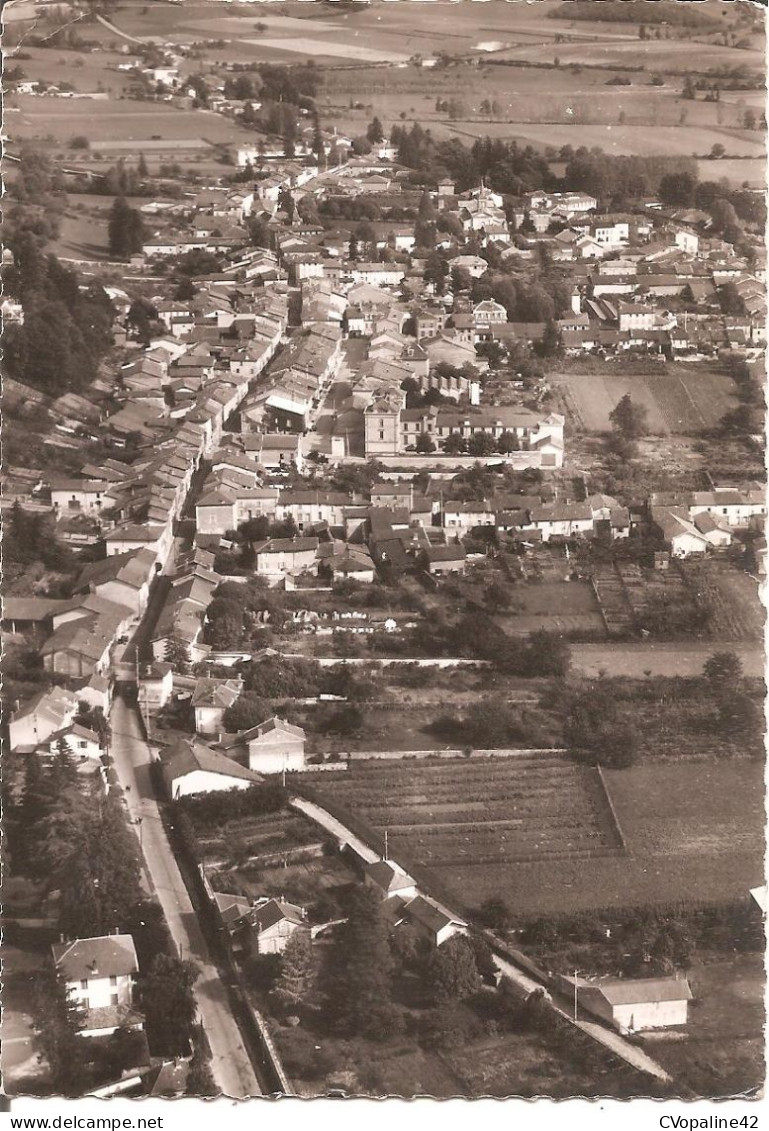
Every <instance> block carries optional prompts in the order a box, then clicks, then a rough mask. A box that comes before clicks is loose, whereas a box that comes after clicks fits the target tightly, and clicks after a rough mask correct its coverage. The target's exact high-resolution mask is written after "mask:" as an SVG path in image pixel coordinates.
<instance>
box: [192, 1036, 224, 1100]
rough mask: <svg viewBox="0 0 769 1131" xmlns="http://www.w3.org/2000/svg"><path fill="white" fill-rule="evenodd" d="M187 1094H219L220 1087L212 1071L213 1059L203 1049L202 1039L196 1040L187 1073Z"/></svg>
mask: <svg viewBox="0 0 769 1131" xmlns="http://www.w3.org/2000/svg"><path fill="white" fill-rule="evenodd" d="M184 1094H185V1095H186V1096H218V1095H219V1094H220V1092H219V1088H218V1086H217V1084H216V1081H215V1080H214V1077H213V1073H212V1072H211V1060H210V1058H209V1057H208V1056H206V1054H205V1052H204V1050H203V1043H202V1041H201V1040H196V1041H195V1051H194V1052H193V1054H192V1059H191V1060H190V1067H189V1072H188V1073H187V1085H186V1087H185V1089H184Z"/></svg>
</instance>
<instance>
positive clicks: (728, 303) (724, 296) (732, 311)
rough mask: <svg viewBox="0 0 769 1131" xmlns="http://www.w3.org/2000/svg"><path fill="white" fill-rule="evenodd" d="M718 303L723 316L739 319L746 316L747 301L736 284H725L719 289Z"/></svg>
mask: <svg viewBox="0 0 769 1131" xmlns="http://www.w3.org/2000/svg"><path fill="white" fill-rule="evenodd" d="M718 301H719V303H720V305H721V312H722V313H723V314H727V315H732V316H734V317H738V318H739V317H742V315H744V314H745V301H744V299H743V297H742V295H741V294H740V292H739V291H738V290H737V287H736V285H735V284H734V283H724V284H723V286H721V287H719V288H718Z"/></svg>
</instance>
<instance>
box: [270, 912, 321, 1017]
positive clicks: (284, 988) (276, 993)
mask: <svg viewBox="0 0 769 1131" xmlns="http://www.w3.org/2000/svg"><path fill="white" fill-rule="evenodd" d="M313 974H314V966H313V958H312V944H311V942H310V939H309V936H308V933H307V932H306V931H294V933H293V935H292V936H291V938H290V939H289V940H288V942H287V943H286V949H285V950H284V951H283V957H282V962H281V970H280V974H279V976H278V979H277V981H276V983H275V988H274V990H273V992H272V996H273V998H274V1000H275V1002H276V1004H277V1005H278V1006H279V1008H280V1009H282V1010H283V1012H284V1013H296V1012H297V1010H298V1009H299V1007H300V1006H301V1004H302V1001H303V1000H304V998H305V996H306V995H307V991H308V990H309V989H310V986H311V984H312V979H313Z"/></svg>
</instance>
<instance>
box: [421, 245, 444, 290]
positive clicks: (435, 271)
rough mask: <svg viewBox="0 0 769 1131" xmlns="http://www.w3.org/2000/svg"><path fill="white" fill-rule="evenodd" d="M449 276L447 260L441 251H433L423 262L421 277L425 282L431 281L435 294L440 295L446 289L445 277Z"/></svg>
mask: <svg viewBox="0 0 769 1131" xmlns="http://www.w3.org/2000/svg"><path fill="white" fill-rule="evenodd" d="M448 276H449V261H448V259H447V258H446V256H445V255H444V254H443V252H442V251H433V252H431V253H430V255H428V257H427V261H426V262H425V269H424V272H423V278H424V281H425V282H426V283H432V285H433V287H434V288H435V293H436V294H437V295H442V294H443V293H444V291H445V290H446V279H447V278H448Z"/></svg>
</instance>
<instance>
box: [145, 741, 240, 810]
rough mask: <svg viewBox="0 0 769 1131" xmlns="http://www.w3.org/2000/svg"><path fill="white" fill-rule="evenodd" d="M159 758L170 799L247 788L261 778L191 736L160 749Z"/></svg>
mask: <svg viewBox="0 0 769 1131" xmlns="http://www.w3.org/2000/svg"><path fill="white" fill-rule="evenodd" d="M159 759H160V765H161V773H162V776H163V781H164V783H165V786H166V789H167V791H168V794H169V796H170V797H171V798H172V799H173V800H174V801H175V800H176V799H177V798H179V797H189V796H190V795H192V794H195V793H214V792H218V791H220V790H229V789H250V788H251V786H252V785H259V783H260V782H261V781H262V778H261V777H260V775H259V774H255V773H254V772H253V771H252V770H249V769H248V768H247V767H246V766H241V765H240V764H239V763H238V762H236V761H234V760H233V759H232V758H228V757H227V755H226V754H224V753H222V752H221V751H220V750H214V749H212V748H211V747H210V746H205V745H204V744H203V743H202V742H197V741H196V740H195V739H189V740H186V741H181V742H179V743H177V744H176V745H175V746H172V747H171V748H170V749H164V750H161V751H160V754H159Z"/></svg>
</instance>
